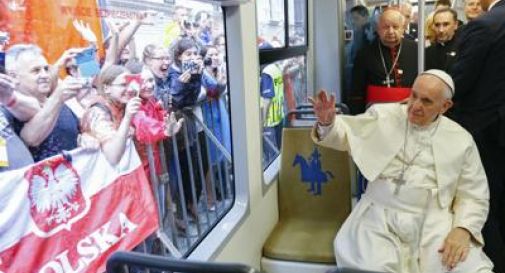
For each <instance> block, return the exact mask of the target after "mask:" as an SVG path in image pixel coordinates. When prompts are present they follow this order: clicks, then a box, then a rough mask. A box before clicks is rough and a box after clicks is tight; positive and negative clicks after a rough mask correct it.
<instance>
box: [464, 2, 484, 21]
mask: <svg viewBox="0 0 505 273" xmlns="http://www.w3.org/2000/svg"><path fill="white" fill-rule="evenodd" d="M481 14H482V6H481V5H480V0H466V1H465V16H466V19H468V20H473V19H475V18H477V17H479V16H480V15H481Z"/></svg>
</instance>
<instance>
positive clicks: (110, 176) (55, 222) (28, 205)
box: [0, 145, 158, 273]
mask: <svg viewBox="0 0 505 273" xmlns="http://www.w3.org/2000/svg"><path fill="white" fill-rule="evenodd" d="M0 181H1V182H0V273H11V272H12V273H14V272H15V273H31V272H34V273H35V272H36V273H53V272H54V273H70V272H72V273H76V272H93V273H94V272H103V271H105V262H106V260H107V258H108V257H109V255H110V254H112V252H114V251H116V250H125V249H132V248H133V247H135V246H136V245H138V244H139V243H140V242H142V241H143V240H144V239H145V238H146V237H147V236H149V235H150V234H151V233H153V232H154V231H156V230H157V228H158V216H157V211H156V203H155V201H154V198H153V194H152V190H151V187H150V185H149V182H148V180H147V178H146V175H145V173H144V169H143V168H142V164H141V163H140V159H139V157H138V155H137V153H136V151H135V149H134V148H133V145H129V146H128V148H127V149H126V152H125V154H124V156H123V158H122V159H121V162H120V163H119V164H118V165H117V166H112V165H110V164H109V163H108V161H107V160H106V159H105V157H104V155H103V154H102V153H101V152H86V151H73V152H72V160H71V162H70V161H67V160H66V159H65V158H64V157H63V156H55V157H52V158H50V159H47V160H45V161H42V162H39V163H37V164H35V165H31V166H29V167H26V168H24V169H20V170H16V171H12V172H7V173H2V175H1V178H0Z"/></svg>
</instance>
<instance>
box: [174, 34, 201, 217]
mask: <svg viewBox="0 0 505 273" xmlns="http://www.w3.org/2000/svg"><path fill="white" fill-rule="evenodd" d="M173 61H174V62H173V64H172V65H171V66H170V70H169V72H168V74H169V76H168V77H169V78H170V96H169V105H168V107H169V111H175V112H176V114H177V116H181V115H183V116H184V120H185V121H186V123H185V130H187V133H185V132H184V131H183V132H182V133H183V134H179V135H178V137H177V139H178V140H177V149H178V156H179V166H180V169H181V176H182V183H183V189H184V198H185V201H186V204H187V205H188V210H189V212H190V214H191V215H192V216H193V217H194V218H195V219H196V220H198V210H197V204H198V199H199V195H200V192H201V189H202V184H203V183H204V181H203V177H202V175H201V171H200V170H203V173H204V174H205V173H207V169H208V163H207V146H206V141H205V133H204V132H203V130H202V128H201V126H199V125H198V122H197V121H196V119H198V120H200V121H201V120H202V119H203V118H202V111H201V107H200V106H199V105H198V103H199V102H201V101H202V100H204V99H205V94H204V93H203V92H201V86H202V72H203V60H202V58H201V57H200V56H199V55H198V47H197V44H196V43H195V42H194V41H193V40H192V39H188V38H183V39H180V40H179V41H177V43H176V44H175V45H174V48H173ZM182 136H184V137H185V138H186V137H187V142H186V141H184V139H182ZM198 144H199V146H198ZM200 163H201V165H200ZM190 165H191V166H190ZM200 167H201V168H202V169H200ZM191 168H193V170H191ZM191 173H192V174H194V175H193V176H191V175H190V174H191ZM192 188H194V189H195V191H194V193H195V195H193V191H192Z"/></svg>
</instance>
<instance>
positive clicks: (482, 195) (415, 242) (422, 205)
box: [311, 70, 493, 273]
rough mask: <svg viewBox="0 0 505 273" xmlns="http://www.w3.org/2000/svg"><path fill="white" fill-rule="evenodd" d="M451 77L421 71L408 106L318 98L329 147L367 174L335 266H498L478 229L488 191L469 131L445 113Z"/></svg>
mask: <svg viewBox="0 0 505 273" xmlns="http://www.w3.org/2000/svg"><path fill="white" fill-rule="evenodd" d="M453 95H454V83H453V81H452V78H451V77H450V76H449V75H448V74H446V73H445V72H443V71H441V70H428V71H425V72H423V73H421V74H420V75H419V76H418V77H417V79H416V80H415V83H414V85H413V88H412V93H411V95H410V97H409V99H408V102H407V103H406V104H401V103H391V104H381V105H379V104H377V105H374V106H372V107H371V108H369V109H368V111H367V112H366V113H364V114H361V115H358V116H345V115H335V107H334V105H335V98H334V96H331V97H330V98H328V97H327V95H326V93H325V92H324V91H323V92H319V94H318V96H317V97H315V98H312V99H311V102H312V104H313V106H314V111H315V114H316V116H317V119H318V122H317V124H316V126H315V127H314V130H313V132H312V138H313V139H314V141H315V142H316V143H317V144H319V145H322V146H326V147H330V148H334V149H337V150H340V151H347V152H349V154H350V155H351V156H352V158H353V160H354V162H355V163H356V165H357V166H358V168H359V169H360V171H361V172H362V173H363V175H364V176H365V177H366V178H367V179H368V181H370V183H369V185H368V188H367V190H366V192H365V194H364V195H363V197H362V198H361V200H360V201H359V202H358V205H357V206H356V208H355V209H354V210H353V211H352V213H351V214H350V216H349V217H348V218H347V220H346V221H345V223H344V224H343V225H342V227H341V228H340V230H339V232H338V234H337V236H336V238H335V241H334V248H335V255H336V260H337V266H339V267H347V268H354V269H361V270H375V271H381V272H395V273H396V272H397V273H405V272H409V273H417V272H423V273H437V272H441V273H442V272H447V271H450V272H464V273H469V272H478V273H480V272H486V273H488V272H492V268H493V265H492V263H491V262H490V260H489V259H488V258H487V257H486V255H485V254H484V253H483V251H482V246H483V244H484V242H483V239H482V235H481V230H482V227H483V225H484V222H485V221H486V218H487V214H488V211H489V189H488V184H487V179H486V174H485V172H484V169H483V167H482V163H481V160H480V157H479V152H478V150H477V147H476V145H475V142H474V141H473V139H472V136H471V135H470V134H469V133H468V132H467V131H466V130H465V129H463V128H462V127H461V126H459V125H458V124H457V123H455V122H453V121H451V120H450V119H448V118H446V117H444V116H443V114H444V113H445V112H446V111H447V110H448V109H449V108H450V107H451V106H452V100H451V98H452V96H453Z"/></svg>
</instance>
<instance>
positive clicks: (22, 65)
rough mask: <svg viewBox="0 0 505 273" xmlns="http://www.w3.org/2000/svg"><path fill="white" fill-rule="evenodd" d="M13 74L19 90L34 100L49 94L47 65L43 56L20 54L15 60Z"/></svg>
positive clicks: (49, 85) (49, 84)
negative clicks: (17, 80) (16, 79)
mask: <svg viewBox="0 0 505 273" xmlns="http://www.w3.org/2000/svg"><path fill="white" fill-rule="evenodd" d="M15 74H16V77H17V78H18V79H19V90H21V91H23V92H25V93H27V94H29V95H32V96H34V97H36V98H38V97H41V96H48V95H49V94H50V93H51V78H50V75H49V65H48V64H47V60H46V58H44V56H42V55H38V54H32V53H30V52H27V53H21V55H20V56H19V57H18V59H17V64H16V72H15Z"/></svg>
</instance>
